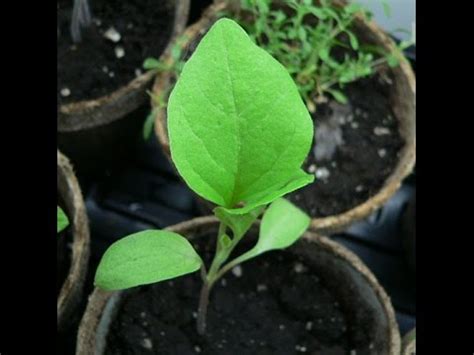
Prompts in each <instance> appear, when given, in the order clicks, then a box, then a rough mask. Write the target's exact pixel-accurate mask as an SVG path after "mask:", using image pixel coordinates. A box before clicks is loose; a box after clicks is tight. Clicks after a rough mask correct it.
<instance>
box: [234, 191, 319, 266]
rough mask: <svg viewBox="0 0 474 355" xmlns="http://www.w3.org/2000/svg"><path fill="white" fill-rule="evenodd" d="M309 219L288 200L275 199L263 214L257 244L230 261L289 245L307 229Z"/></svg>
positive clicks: (244, 258) (236, 261)
mask: <svg viewBox="0 0 474 355" xmlns="http://www.w3.org/2000/svg"><path fill="white" fill-rule="evenodd" d="M310 221H311V219H310V217H309V216H308V215H306V213H304V212H303V211H301V210H300V209H299V208H297V207H296V206H294V205H293V204H292V203H291V202H290V201H288V200H286V199H284V198H279V199H278V200H275V201H274V202H273V203H272V204H271V205H270V207H269V208H268V209H267V211H266V212H265V214H264V215H263V218H262V223H261V225H260V234H259V237H258V241H257V244H255V246H254V247H253V248H252V249H250V250H249V251H247V252H246V253H244V254H242V255H241V256H239V257H237V258H236V259H235V260H233V261H232V262H231V263H232V264H233V265H236V264H240V263H242V262H244V261H246V260H249V259H251V258H254V257H256V256H258V255H260V254H262V253H265V252H267V251H270V250H276V249H284V248H287V247H289V246H290V245H291V244H293V243H294V242H296V241H297V240H298V238H299V237H301V235H302V234H303V233H304V232H305V231H306V229H308V227H309V224H310Z"/></svg>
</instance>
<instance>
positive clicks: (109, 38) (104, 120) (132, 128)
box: [58, 0, 189, 175]
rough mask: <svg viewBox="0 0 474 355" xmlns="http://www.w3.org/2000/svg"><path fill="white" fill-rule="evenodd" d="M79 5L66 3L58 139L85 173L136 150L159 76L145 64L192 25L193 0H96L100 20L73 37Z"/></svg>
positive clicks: (61, 24)
mask: <svg viewBox="0 0 474 355" xmlns="http://www.w3.org/2000/svg"><path fill="white" fill-rule="evenodd" d="M72 4H73V2H72V1H66V0H61V1H59V3H58V7H59V9H60V10H58V102H59V107H58V111H59V112H58V145H59V148H60V149H61V150H62V151H63V152H64V153H65V154H66V155H67V156H68V157H69V158H70V159H71V161H72V162H73V163H74V165H75V167H76V169H77V170H78V172H79V174H80V175H81V174H82V173H87V174H91V173H95V172H98V171H100V172H102V171H103V170H104V169H106V168H109V167H115V166H116V165H117V164H122V163H123V161H124V158H125V157H126V156H127V154H130V152H133V151H134V146H135V144H136V143H137V139H140V138H141V136H142V135H141V131H142V126H143V123H144V120H145V117H146V116H147V115H148V114H149V109H148V107H147V105H146V103H147V98H148V95H147V90H149V89H150V87H151V85H152V82H153V79H154V76H155V75H156V72H155V71H146V72H145V71H144V70H143V69H142V63H143V61H144V60H145V59H146V57H149V56H152V57H155V58H158V57H159V56H160V55H161V54H162V53H163V52H165V51H166V49H167V48H168V46H169V44H170V42H171V39H172V38H173V37H174V36H176V35H178V34H179V33H180V32H182V30H183V29H184V28H185V26H186V22H187V20H188V13H189V0H166V1H156V0H133V1H127V2H114V1H107V0H98V1H92V2H91V6H92V9H91V11H92V14H93V16H94V19H93V23H92V25H91V27H90V28H88V29H87V30H83V31H82V32H83V34H82V37H83V38H82V41H81V42H80V43H72V40H71V39H70V37H71V36H70V33H69V18H70V12H71V9H70V8H71V6H72ZM65 94H67V96H65Z"/></svg>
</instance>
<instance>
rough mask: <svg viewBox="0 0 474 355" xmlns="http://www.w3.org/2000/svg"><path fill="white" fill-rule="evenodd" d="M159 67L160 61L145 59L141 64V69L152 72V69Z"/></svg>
mask: <svg viewBox="0 0 474 355" xmlns="http://www.w3.org/2000/svg"><path fill="white" fill-rule="evenodd" d="M160 65H161V63H160V61H159V60H158V59H155V58H147V59H145V61H144V62H143V69H146V70H152V69H157V68H159V67H160Z"/></svg>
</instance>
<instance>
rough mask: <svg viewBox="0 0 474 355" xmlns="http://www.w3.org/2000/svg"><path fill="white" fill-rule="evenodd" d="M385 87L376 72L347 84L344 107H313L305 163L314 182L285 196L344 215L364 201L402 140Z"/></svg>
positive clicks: (319, 213) (319, 211)
mask: <svg viewBox="0 0 474 355" xmlns="http://www.w3.org/2000/svg"><path fill="white" fill-rule="evenodd" d="M389 90H390V78H385V77H384V76H382V75H375V76H373V77H372V78H369V79H361V80H359V81H357V82H355V83H352V84H350V85H348V86H347V87H346V90H345V93H346V95H347V97H348V98H349V104H348V105H340V104H338V103H336V102H335V101H333V100H329V101H328V102H327V103H322V104H319V105H317V109H316V112H315V114H313V120H314V125H315V135H316V139H315V140H313V146H312V149H311V151H310V153H309V155H308V158H307V159H306V161H305V164H304V167H303V168H304V169H305V170H306V171H307V172H309V173H314V174H315V176H316V180H315V182H314V183H312V184H310V185H308V186H305V187H304V188H302V189H300V190H298V191H296V192H294V193H292V194H290V195H289V196H288V197H289V199H290V200H291V201H292V202H294V203H295V204H296V205H298V206H299V207H300V208H302V209H304V210H305V211H306V212H307V213H309V214H310V215H311V216H312V217H326V216H330V215H335V214H339V213H343V212H346V211H348V210H350V209H352V208H354V207H356V206H357V205H359V204H361V203H363V202H365V201H366V200H367V199H368V198H370V197H371V196H373V195H375V194H376V193H377V192H378V191H379V190H380V188H381V187H382V186H383V184H384V182H385V179H386V178H387V177H388V176H389V175H390V173H391V172H392V171H393V170H394V168H395V165H396V163H397V161H398V154H399V151H400V148H401V147H402V146H403V144H404V142H403V140H402V138H401V136H400V134H399V131H398V123H397V120H396V118H395V116H394V114H393V112H392V110H391V105H390V102H389V97H388V95H389ZM315 141H316V142H315ZM334 146H335V150H334V153H333V154H329V153H328V151H330V150H331V147H333V148H334ZM315 147H316V151H317V150H318V149H319V152H318V153H315ZM323 153H324V154H323ZM317 157H318V159H317Z"/></svg>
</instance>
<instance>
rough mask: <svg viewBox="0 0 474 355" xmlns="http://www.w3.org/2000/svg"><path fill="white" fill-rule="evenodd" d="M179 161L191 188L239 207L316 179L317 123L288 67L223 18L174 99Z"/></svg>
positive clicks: (172, 127) (172, 128) (173, 137)
mask: <svg viewBox="0 0 474 355" xmlns="http://www.w3.org/2000/svg"><path fill="white" fill-rule="evenodd" d="M168 129H169V138H170V146H171V155H172V158H173V161H174V163H175V165H176V167H177V169H178V171H179V173H180V174H181V176H182V177H183V179H184V180H185V181H186V183H187V184H188V185H189V187H190V188H191V189H192V190H194V191H195V192H196V193H197V194H199V195H200V196H202V197H204V198H206V199H208V200H210V201H212V202H214V203H216V204H218V205H220V206H224V207H226V208H228V209H232V208H235V207H236V206H237V205H238V204H239V203H242V202H243V203H245V204H246V205H245V208H244V209H239V210H240V214H243V213H247V212H249V211H250V210H252V209H254V208H255V207H258V206H260V205H263V204H266V203H269V202H271V201H273V200H274V199H276V198H278V197H280V196H282V194H284V193H288V192H290V191H293V190H294V189H296V188H299V187H301V186H304V185H305V184H307V183H309V182H311V181H312V179H311V178H310V175H308V174H305V173H303V174H301V173H300V167H301V165H302V163H303V161H304V159H305V157H306V155H307V154H308V151H309V149H310V146H311V142H312V139H313V123H312V120H311V117H310V115H309V113H308V111H307V109H306V107H305V105H304V103H303V101H302V99H301V97H300V95H299V93H298V89H297V87H296V85H295V84H294V82H293V80H292V79H291V77H290V75H289V74H288V72H287V71H286V70H285V68H284V67H283V66H282V65H281V64H280V63H278V62H277V61H276V60H275V59H274V58H273V57H271V56H270V55H269V54H268V53H267V52H265V51H264V50H263V49H261V48H259V47H258V46H256V45H255V44H254V43H253V42H252V40H251V39H250V38H249V37H248V35H247V34H246V33H245V31H244V30H243V29H242V28H241V27H240V26H239V25H237V24H236V23H235V22H234V21H232V20H229V19H221V20H219V21H217V22H216V23H215V24H214V25H213V26H212V28H211V29H210V30H209V31H208V33H207V34H206V35H205V36H204V37H203V39H202V40H201V42H200V44H199V45H198V47H197V48H196V50H195V52H194V54H193V55H192V56H191V58H190V59H189V61H188V62H187V63H186V64H185V65H184V67H183V71H182V73H181V76H180V78H179V80H178V81H177V83H176V85H175V87H174V89H173V92H172V93H171V95H170V98H169V102H168Z"/></svg>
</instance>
